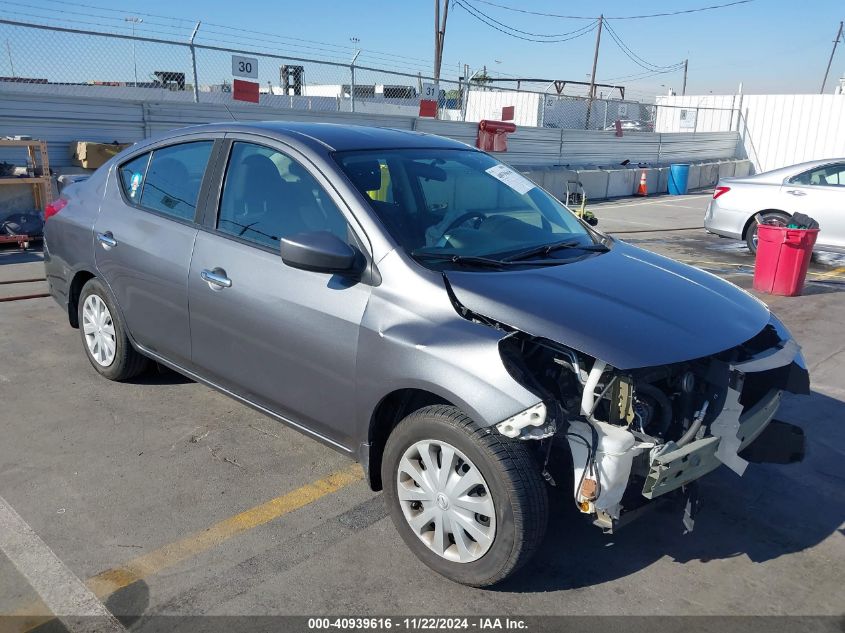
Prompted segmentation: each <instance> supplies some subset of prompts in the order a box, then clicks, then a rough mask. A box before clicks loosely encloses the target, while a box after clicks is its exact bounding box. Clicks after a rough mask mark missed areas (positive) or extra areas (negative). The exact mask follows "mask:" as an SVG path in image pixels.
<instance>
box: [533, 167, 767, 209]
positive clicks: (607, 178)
mask: <svg viewBox="0 0 845 633" xmlns="http://www.w3.org/2000/svg"><path fill="white" fill-rule="evenodd" d="M518 169H519V170H520V171H521V172H522V173H523V174H525V175H526V176H527V177H528V178H530V179H531V180H533V181H534V182H536V183H537V184H538V185H540V186H542V187H543V188H544V189H545V190H546V191H549V192H550V193H552V194H554V196H555V197H557V198H558V199H561V200H562V199H563V198H564V197H565V195H566V181H567V180H578V181H580V182H581V184H583V185H584V191H585V193H586V194H587V199H588V200H602V199H604V198H615V197H620V196H630V195H634V194H636V193H637V188H638V187H639V185H640V174H641V173H642V172H643V171H645V172H646V182H647V183H648V193H649V195H653V194H657V193H666V192H667V191H668V190H669V168H668V167H648V168H642V169H641V168H632V169H600V168H596V169H579V170H577V171H574V170H572V169H568V168H566V167H518ZM751 170H752V166H751V161H749V160H731V161H719V162H709V163H697V164H691V165H690V168H689V178H688V179H687V190H689V191H693V190H695V189H701V188H704V187H712V186H714V185H715V184H716V182H717V181H718V179H719V178H729V177H730V176H739V177H742V176H747V175H748V174H749V173H751Z"/></svg>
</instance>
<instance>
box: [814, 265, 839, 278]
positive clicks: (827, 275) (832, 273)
mask: <svg viewBox="0 0 845 633" xmlns="http://www.w3.org/2000/svg"><path fill="white" fill-rule="evenodd" d="M841 273H845V266H842V267H840V268H834V269H833V270H831V271H829V272H826V273H811V274H814V275H816V277H815V279H816V280H819V279H830V278H832V277H836V276H837V275H840V274H841Z"/></svg>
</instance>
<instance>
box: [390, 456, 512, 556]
mask: <svg viewBox="0 0 845 633" xmlns="http://www.w3.org/2000/svg"><path fill="white" fill-rule="evenodd" d="M396 484H397V485H396V491H397V494H398V496H399V504H400V505H401V507H402V513H403V514H404V515H405V519H406V520H407V521H408V525H410V526H411V529H412V530H413V531H414V534H416V535H417V536H418V537H419V538H420V540H421V541H422V542H423V543H425V544H426V545H427V546H428V547H429V548H430V549H431V550H433V551H434V552H435V553H436V554H438V555H439V556H442V557H443V558H446V559H448V560H451V561H455V562H458V563H470V562H472V561H474V560H478V559H479V558H481V557H482V556H484V554H486V553H487V550H489V549H490V546H491V545H492V544H493V539H494V538H495V535H496V509H495V507H494V505H493V498H492V497H491V496H490V488H489V487H488V486H487V482H486V481H485V480H484V477H483V476H482V475H481V472H480V471H479V470H478V468H476V467H475V464H473V463H472V462H471V461H470V460H469V459H468V458H467V457H466V455H464V454H463V453H461V452H460V451H459V450H458V449H456V448H455V447H454V446H452V445H450V444H447V443H446V442H441V441H438V440H423V441H420V442H417V443H416V444H413V445H412V446H410V447H409V448H408V450H406V451H405V453H404V454H403V455H402V459H401V460H400V462H399V469H398V472H397V474H396Z"/></svg>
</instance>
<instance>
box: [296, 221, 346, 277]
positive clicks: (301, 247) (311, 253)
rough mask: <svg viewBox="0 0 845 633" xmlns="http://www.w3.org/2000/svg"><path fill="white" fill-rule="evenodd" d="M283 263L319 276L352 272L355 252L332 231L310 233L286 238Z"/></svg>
mask: <svg viewBox="0 0 845 633" xmlns="http://www.w3.org/2000/svg"><path fill="white" fill-rule="evenodd" d="M280 251H281V255H282V261H283V262H284V263H285V264H287V265H288V266H291V267H292V268H300V269H302V270H310V271H313V272H319V273H342V272H351V271H352V269H353V267H354V265H355V259H356V252H355V249H354V248H352V247H351V246H350V245H349V244H347V243H346V242H344V241H343V240H341V239H340V238H339V237H338V236H337V235H335V234H334V233H330V232H328V231H308V232H305V233H297V234H295V235H291V236H289V237H284V238H282V243H281V247H280Z"/></svg>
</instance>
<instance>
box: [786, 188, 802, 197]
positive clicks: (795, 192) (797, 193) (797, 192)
mask: <svg viewBox="0 0 845 633" xmlns="http://www.w3.org/2000/svg"><path fill="white" fill-rule="evenodd" d="M786 193H788V194H790V195H793V196H806V195H807V192H806V191H801V190H800V189H787V190H786Z"/></svg>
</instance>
